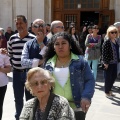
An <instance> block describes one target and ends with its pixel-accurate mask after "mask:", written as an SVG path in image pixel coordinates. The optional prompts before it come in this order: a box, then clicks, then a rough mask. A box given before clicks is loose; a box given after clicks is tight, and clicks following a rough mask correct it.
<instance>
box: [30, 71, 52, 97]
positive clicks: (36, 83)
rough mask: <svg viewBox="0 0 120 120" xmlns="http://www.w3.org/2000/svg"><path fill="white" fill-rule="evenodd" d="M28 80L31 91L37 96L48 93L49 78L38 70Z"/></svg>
mask: <svg viewBox="0 0 120 120" xmlns="http://www.w3.org/2000/svg"><path fill="white" fill-rule="evenodd" d="M29 82H30V87H31V89H32V92H33V94H34V95H35V96H36V97H37V98H40V99H42V98H46V97H47V96H48V95H49V93H50V88H51V85H50V83H49V80H48V78H46V77H45V76H43V75H42V74H40V73H39V72H37V73H34V74H33V76H32V77H31V79H30V81H29Z"/></svg>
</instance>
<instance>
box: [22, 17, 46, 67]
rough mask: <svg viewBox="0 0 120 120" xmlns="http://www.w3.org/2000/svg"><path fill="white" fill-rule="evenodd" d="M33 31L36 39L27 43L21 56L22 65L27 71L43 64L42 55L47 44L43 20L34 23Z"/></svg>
mask: <svg viewBox="0 0 120 120" xmlns="http://www.w3.org/2000/svg"><path fill="white" fill-rule="evenodd" d="M32 31H33V32H34V33H35V34H36V38H34V39H33V40H30V41H28V42H26V43H25V45H24V48H23V51H22V56H21V65H22V66H23V67H24V68H27V69H30V68H32V67H37V66H40V65H41V64H42V63H43V57H42V55H43V54H44V51H45V49H46V44H47V37H46V28H45V22H44V21H43V20H42V19H36V20H35V21H34V22H33V24H32Z"/></svg>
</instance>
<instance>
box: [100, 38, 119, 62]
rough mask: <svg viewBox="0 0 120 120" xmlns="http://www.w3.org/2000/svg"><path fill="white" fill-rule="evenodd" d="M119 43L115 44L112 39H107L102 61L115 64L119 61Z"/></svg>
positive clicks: (104, 44) (103, 46)
mask: <svg viewBox="0 0 120 120" xmlns="http://www.w3.org/2000/svg"><path fill="white" fill-rule="evenodd" d="M118 50H119V45H118V44H117V42H116V45H114V44H113V43H112V42H111V40H106V41H105V42H104V43H103V45H102V61H103V63H105V64H114V63H117V62H118V58H119V55H118V52H119V51H118Z"/></svg>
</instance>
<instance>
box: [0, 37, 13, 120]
mask: <svg viewBox="0 0 120 120" xmlns="http://www.w3.org/2000/svg"><path fill="white" fill-rule="evenodd" d="M1 45H2V39H1V38H0V48H1ZM10 71H11V67H10V61H9V57H8V56H7V55H6V54H1V50H0V120H1V119H2V109H3V102H4V97H5V93H6V89H7V84H8V77H7V75H6V74H7V73H9V72H10Z"/></svg>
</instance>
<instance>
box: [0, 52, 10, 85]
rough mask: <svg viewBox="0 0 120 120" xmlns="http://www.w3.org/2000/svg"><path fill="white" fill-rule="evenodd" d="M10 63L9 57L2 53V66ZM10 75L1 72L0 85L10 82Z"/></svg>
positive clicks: (0, 58) (0, 59)
mask: <svg viewBox="0 0 120 120" xmlns="http://www.w3.org/2000/svg"><path fill="white" fill-rule="evenodd" d="M7 65H10V61H9V57H8V56H7V55H3V54H1V53H0V67H1V68H4V67H5V66H7ZM8 81H9V79H8V77H7V75H6V74H5V73H3V72H0V87H2V86H5V85H7V84H8Z"/></svg>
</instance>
